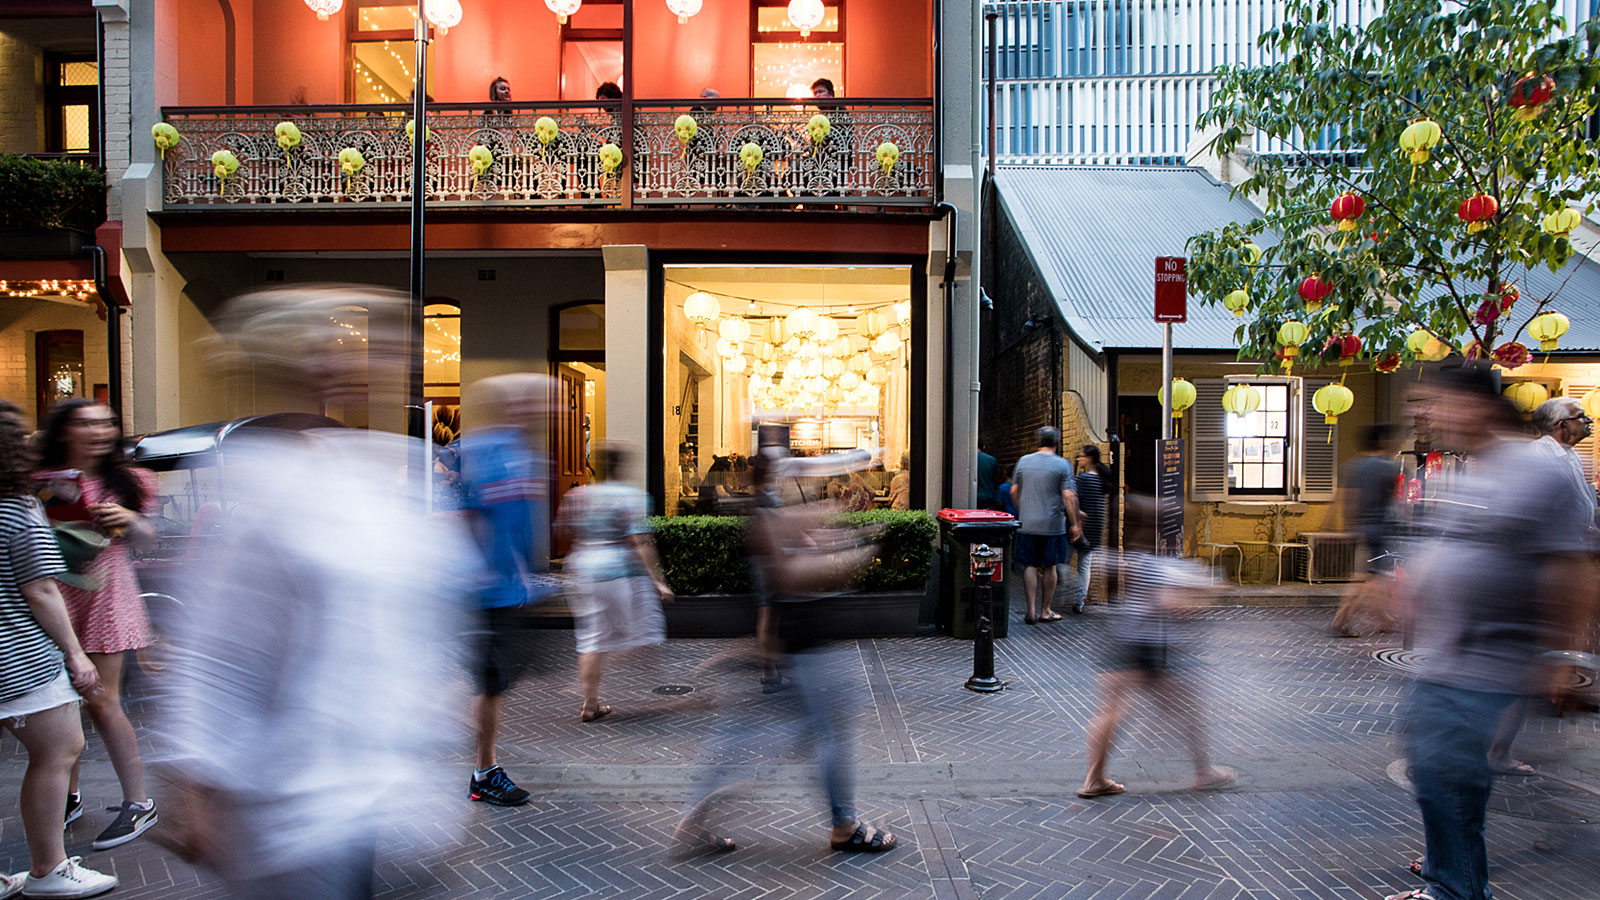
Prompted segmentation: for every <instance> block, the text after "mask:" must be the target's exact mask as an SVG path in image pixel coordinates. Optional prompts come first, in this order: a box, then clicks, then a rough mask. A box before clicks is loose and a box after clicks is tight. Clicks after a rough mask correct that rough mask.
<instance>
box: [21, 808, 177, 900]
mask: <svg viewBox="0 0 1600 900" xmlns="http://www.w3.org/2000/svg"><path fill="white" fill-rule="evenodd" d="M151 821H154V817H153V816H152V817H151ZM82 861H83V857H81V856H72V857H68V858H66V859H64V860H62V861H61V865H59V866H56V867H55V868H54V869H53V870H51V872H50V874H49V875H46V876H45V877H43V878H35V877H33V876H32V875H29V876H27V878H26V879H25V881H24V883H23V885H22V896H24V897H95V896H98V895H100V894H104V893H105V892H106V891H109V890H111V889H112V888H114V887H116V886H117V876H115V875H107V874H105V873H104V872H96V871H95V870H93V869H86V868H84V867H83V866H80V865H78V863H80V862H82Z"/></svg>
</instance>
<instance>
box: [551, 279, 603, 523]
mask: <svg viewBox="0 0 1600 900" xmlns="http://www.w3.org/2000/svg"><path fill="white" fill-rule="evenodd" d="M551 317H552V318H553V319H554V322H553V323H552V328H551V332H552V337H551V342H550V343H551V348H550V367H551V374H552V375H554V376H555V378H556V382H557V386H556V408H555V411H554V421H552V422H551V429H550V434H551V448H550V450H551V454H552V456H553V461H552V462H553V465H554V467H555V473H554V474H555V479H556V484H555V491H554V493H553V498H554V500H555V504H554V505H555V507H556V508H559V507H560V505H561V498H562V497H563V496H565V495H566V493H567V491H570V490H572V489H573V488H575V487H577V486H579V485H582V484H588V483H589V482H590V481H593V480H594V477H595V471H594V448H595V447H597V446H599V445H601V444H603V443H604V442H605V439H606V307H605V304H604V303H596V302H592V301H582V302H579V303H569V304H566V305H564V306H558V307H556V308H555V309H554V310H553V311H552V312H551Z"/></svg>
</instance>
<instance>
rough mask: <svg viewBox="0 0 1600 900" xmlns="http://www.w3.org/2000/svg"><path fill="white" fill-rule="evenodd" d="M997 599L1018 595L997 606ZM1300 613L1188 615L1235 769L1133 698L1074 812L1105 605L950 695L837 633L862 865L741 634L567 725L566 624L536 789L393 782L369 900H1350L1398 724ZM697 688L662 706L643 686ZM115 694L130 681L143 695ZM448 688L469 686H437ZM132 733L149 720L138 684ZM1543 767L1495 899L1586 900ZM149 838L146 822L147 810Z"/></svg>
mask: <svg viewBox="0 0 1600 900" xmlns="http://www.w3.org/2000/svg"><path fill="white" fill-rule="evenodd" d="M1013 608H1015V607H1013ZM1327 616H1328V612H1327V611H1326V610H1317V609H1303V608H1302V609H1263V608H1248V609H1229V608H1219V609H1213V610H1208V611H1206V612H1205V613H1204V614H1203V615H1202V617H1201V619H1200V622H1199V623H1198V628H1197V632H1198V639H1197V642H1196V643H1197V645H1198V647H1199V649H1198V652H1197V653H1195V657H1196V662H1197V669H1198V671H1199V672H1201V673H1203V675H1204V677H1205V679H1206V682H1207V685H1208V686H1207V688H1206V690H1205V691H1204V692H1203V701H1202V702H1203V703H1204V706H1205V710H1206V720H1207V722H1208V727H1209V729H1210V735H1211V743H1212V746H1213V748H1214V750H1213V752H1214V754H1215V756H1216V758H1217V761H1218V762H1221V763H1226V764H1229V765H1233V766H1236V767H1237V768H1238V769H1239V770H1240V773H1241V776H1242V784H1241V786H1240V788H1239V789H1238V790H1236V791H1233V792H1229V793H1222V794H1194V793H1190V792H1188V791H1186V790H1185V789H1184V788H1185V787H1186V784H1187V782H1188V780H1189V779H1190V778H1191V777H1192V773H1191V771H1190V765H1189V763H1188V761H1187V760H1186V759H1185V758H1184V757H1185V751H1184V750H1183V745H1182V742H1181V740H1180V739H1179V735H1178V734H1177V733H1176V732H1175V730H1174V729H1173V728H1172V727H1170V725H1169V724H1167V723H1165V722H1163V721H1162V720H1161V719H1160V718H1159V717H1158V716H1157V715H1156V714H1155V711H1154V710H1153V709H1151V708H1149V707H1148V705H1147V704H1145V703H1142V702H1141V703H1139V704H1136V705H1135V707H1134V708H1133V710H1132V711H1131V713H1130V717H1129V719H1128V722H1127V727H1126V729H1125V730H1124V732H1123V734H1122V735H1121V736H1120V737H1119V739H1118V741H1117V748H1116V752H1115V754H1114V757H1113V761H1112V773H1113V775H1114V776H1115V777H1117V778H1118V779H1119V780H1122V781H1124V782H1125V783H1126V784H1127V785H1128V788H1129V792H1128V794H1126V795H1123V796H1121V797H1116V798H1109V799H1105V800H1099V801H1082V800H1079V799H1077V798H1076V797H1074V796H1073V790H1074V789H1075V788H1076V787H1077V785H1078V783H1079V782H1080V781H1081V779H1082V772H1083V757H1084V737H1083V732H1084V727H1085V725H1086V724H1087V722H1088V720H1089V718H1090V716H1091V715H1092V711H1093V703H1094V684H1093V681H1094V673H1095V671H1096V669H1097V663H1098V660H1097V656H1096V654H1097V653H1098V652H1099V647H1100V646H1101V645H1102V644H1103V643H1104V637H1105V634H1106V627H1107V624H1108V615H1107V614H1106V613H1105V612H1104V611H1103V610H1098V609H1093V610H1091V611H1090V613H1089V614H1088V615H1086V616H1083V617H1081V618H1079V617H1071V616H1069V617H1068V618H1067V619H1066V620H1065V621H1063V622H1061V623H1059V624H1055V625H1049V626H1038V627H1033V628H1030V627H1027V626H1025V625H1023V624H1021V622H1020V621H1015V622H1013V624H1012V629H1011V634H1012V637H1010V638H1008V639H1007V640H1005V641H1003V642H1001V643H1000V645H999V648H998V650H997V660H996V669H997V674H999V675H1000V677H1002V678H1004V679H1007V680H1009V681H1010V686H1009V688H1008V690H1006V691H1004V692H1002V693H1000V694H996V695H989V696H982V695H976V694H971V693H969V692H966V691H963V690H961V689H960V684H961V682H962V680H963V679H964V678H965V676H966V674H967V673H968V671H969V670H970V649H969V647H970V645H968V644H965V643H960V642H956V641H953V640H950V639H947V638H943V637H936V636H926V637H916V638H904V639H891V640H876V641H862V642H858V643H856V644H854V645H849V646H846V647H844V648H842V661H841V664H840V668H841V677H842V678H843V679H846V681H847V682H848V684H850V685H856V686H858V687H857V688H856V690H857V696H858V697H859V699H860V703H859V705H858V706H857V707H855V708H854V710H853V716H852V721H853V724H854V726H855V727H856V728H857V729H858V730H859V732H860V734H861V743H860V745H859V758H860V760H861V779H860V801H861V805H862V811H863V813H864V814H865V815H866V816H867V817H869V818H871V819H872V820H873V821H875V822H881V823H885V824H887V825H888V826H889V827H890V828H892V829H894V830H896V831H897V832H899V833H900V834H901V840H902V843H903V846H902V847H901V848H900V849H898V850H896V851H894V852H893V853H891V854H889V855H888V856H887V857H881V858H865V857H847V856H844V855H841V854H833V853H829V852H827V851H826V848H825V846H824V845H823V844H822V839H823V835H824V830H825V821H826V819H825V810H824V809H823V802H822V799H821V792H820V786H819V785H818V784H817V783H816V775H815V767H814V765H812V764H811V763H810V761H809V760H808V758H807V756H806V754H805V753H804V752H803V749H802V748H800V747H798V746H796V744H795V742H794V741H793V734H794V722H795V719H796V717H797V714H798V711H797V709H796V708H795V698H794V697H793V696H792V694H790V693H789V692H781V693H779V694H775V695H770V696H769V695H763V694H761V693H759V691H758V690H757V689H756V683H755V682H756V679H755V674H756V673H755V672H754V670H752V669H751V668H750V667H749V664H748V662H747V661H745V660H743V659H740V658H738V655H737V653H736V651H738V650H739V649H740V648H742V647H743V644H742V643H741V642H734V641H674V642H671V643H670V644H669V645H667V646H666V647H665V648H662V649H661V650H660V651H659V652H656V653H653V654H648V655H644V656H640V657H638V658H635V659H633V660H629V661H625V662H621V663H619V664H618V665H617V666H616V667H615V669H614V671H612V672H611V673H608V675H607V679H606V687H605V691H604V695H605V697H606V699H607V701H608V702H611V703H613V704H614V705H615V706H616V708H617V712H616V713H615V714H614V715H613V716H611V717H609V718H608V719H606V720H603V721H602V722H599V723H595V724H591V725H580V724H579V723H578V722H577V716H576V712H577V705H578V701H577V695H576V690H575V686H574V683H573V681H574V679H573V658H572V652H571V648H570V635H569V634H567V633H564V632H554V633H546V634H541V635H540V637H541V638H542V639H544V643H543V644H542V648H543V651H544V655H545V656H546V657H547V658H548V659H549V664H548V665H546V666H545V667H544V670H543V671H540V672H536V673H532V674H531V675H530V676H529V677H528V678H527V679H526V680H525V681H524V682H522V683H521V684H520V685H519V686H518V688H517V689H516V690H515V692H514V693H513V694H512V697H511V701H510V703H509V704H508V710H507V717H506V733H505V737H504V740H503V741H502V745H501V747H502V761H503V762H504V763H505V765H506V767H507V768H508V769H509V770H510V771H511V772H512V773H513V775H514V776H516V777H517V778H518V779H519V780H520V781H521V782H522V783H523V784H524V786H526V787H528V788H529V789H530V790H532V791H533V792H534V795H535V798H536V799H535V802H534V803H531V804H529V805H528V806H527V807H524V808H521V809H517V810H499V809H492V808H488V807H485V806H481V805H477V804H469V803H467V802H466V801H465V800H464V798H462V797H461V796H460V793H461V784H460V782H461V781H462V779H463V778H465V775H466V772H467V770H468V767H469V764H470V763H469V759H470V757H469V754H468V753H467V741H466V740H465V739H464V738H463V740H462V741H461V743H460V747H461V749H460V750H459V751H457V752H454V753H450V754H445V756H443V757H442V758H440V759H439V761H438V762H439V765H438V766H437V767H435V769H434V770H433V773H434V774H433V775H431V776H430V777H429V778H428V779H427V780H426V783H423V784H418V785H415V786H414V790H413V791H412V792H411V794H410V796H409V798H408V799H409V801H410V803H409V804H408V806H407V808H406V811H405V813H404V814H403V815H401V816H398V817H396V819H395V821H394V822H393V823H391V824H390V825H389V827H388V828H386V830H385V833H384V839H383V852H382V855H381V859H380V863H379V877H380V884H381V891H380V896H381V897H383V898H395V900H399V898H446V897H448V898H457V897H460V898H468V897H470V898H479V897H484V898H487V897H505V898H514V897H538V898H566V897H616V898H658V897H659V898H677V897H716V898H739V900H743V898H752V900H753V898H758V897H759V898H791V897H792V898H857V897H860V898H866V897H874V898H876V897H895V898H899V897H906V898H934V900H966V898H977V897H982V898H1006V900H1012V898H1016V900H1022V898H1040V900H1045V898H1073V900H1077V898H1096V900H1113V898H1117V900H1135V898H1162V900H1166V898H1173V900H1202V898H1205V900H1227V898H1251V900H1266V898H1272V900H1281V898H1305V900H1313V898H1315V900H1358V898H1363V900H1365V898H1376V897H1382V896H1383V895H1384V894H1385V893H1386V892H1389V891H1393V890H1398V889H1400V888H1402V887H1406V886H1408V885H1409V876H1408V875H1407V873H1406V872H1405V871H1404V865H1405V863H1406V862H1407V861H1408V860H1409V859H1410V858H1411V856H1412V854H1414V853H1416V852H1417V851H1418V850H1419V849H1420V847H1421V837H1420V830H1419V823H1418V819H1417V814H1416V809H1415V806H1414V804H1413V803H1412V802H1411V800H1410V799H1409V796H1408V794H1407V792H1406V790H1405V789H1404V787H1403V786H1402V782H1403V781H1404V766H1403V765H1398V766H1397V765H1395V761H1396V759H1397V758H1398V757H1399V756H1400V750H1399V746H1398V742H1397V740H1396V736H1395V729H1396V721H1397V715H1398V711H1399V708H1400V704H1401V703H1402V701H1403V697H1404V686H1405V675H1404V673H1403V672H1401V671H1400V670H1399V669H1397V668H1395V667H1393V666H1390V665H1385V664H1383V663H1381V662H1379V661H1377V660H1375V659H1374V658H1373V656H1372V652H1373V651H1374V650H1377V649H1379V648H1380V647H1383V646H1385V645H1386V644H1385V643H1384V642H1381V641H1368V640H1344V641H1340V640H1334V639H1330V638H1327V637H1325V636H1324V635H1323V633H1322V628H1323V626H1324V624H1325V622H1326V619H1327ZM667 684H682V685H689V686H691V687H692V688H693V691H692V692H691V693H688V694H686V695H681V696H663V695H660V694H656V693H653V692H652V689H653V688H654V687H656V686H658V685H667ZM131 688H132V689H133V690H132V692H133V693H134V694H138V693H139V692H140V688H139V685H138V684H137V683H136V684H134V685H132V686H131ZM441 690H447V691H455V692H458V693H460V692H463V691H464V690H465V686H464V684H462V683H461V681H460V680H459V679H457V678H455V677H453V676H448V675H447V676H442V677H441ZM132 712H133V715H134V717H135V719H136V720H137V721H138V723H139V726H140V728H141V731H142V732H144V733H146V734H148V728H147V725H148V722H149V721H150V720H151V718H152V717H153V716H155V715H156V714H157V710H156V709H155V708H154V704H153V702H151V701H149V700H146V699H136V700H135V701H134V702H133V703H132ZM726 716H733V717H737V718H736V721H737V723H738V729H739V731H738V733H739V736H740V738H741V740H740V741H739V742H737V743H736V744H735V745H734V746H733V748H732V750H731V752H729V753H728V754H725V755H724V756H723V757H722V758H720V759H718V760H716V762H717V763H718V764H719V765H721V766H724V767H725V768H726V771H727V772H729V773H730V774H731V775H733V776H735V777H738V778H741V779H742V780H741V781H740V782H739V783H738V784H736V785H735V786H734V787H733V788H732V789H731V790H730V791H729V792H728V793H727V799H726V800H725V801H724V802H722V803H720V804H719V806H718V819H719V821H720V822H722V823H723V827H722V830H723V831H725V832H726V833H727V834H728V835H729V836H732V837H734V838H735V839H736V840H738V841H739V843H740V849H739V850H738V851H737V852H735V853H732V854H729V855H725V856H714V857H696V858H690V859H680V858H676V857H674V856H672V855H671V854H670V853H669V852H668V850H669V848H668V836H669V835H670V833H671V830H672V827H673V824H674V822H675V820H676V817H677V813H678V809H679V806H680V805H681V803H682V801H683V798H684V796H685V795H686V793H687V791H688V789H689V787H690V784H691V781H692V778H693V775H694V772H695V765H694V764H695V761H696V759H697V753H698V751H699V747H700V745H701V743H702V741H703V740H704V738H705V737H706V736H707V735H708V734H710V733H712V731H713V730H714V729H715V728H716V727H717V723H718V722H719V721H720V718H719V717H726ZM1518 753H1519V755H1520V756H1521V757H1522V758H1523V759H1525V760H1527V761H1529V762H1531V763H1533V764H1534V765H1536V766H1537V767H1539V769H1540V770H1541V772H1542V773H1544V774H1543V775H1542V776H1540V777H1536V778H1519V779H1504V780H1502V784H1501V785H1500V786H1499V787H1498V789H1497V793H1496V797H1495V804H1494V806H1493V811H1492V812H1491V817H1490V828H1489V838H1490V845H1491V858H1492V860H1493V862H1494V868H1493V871H1492V873H1491V875H1492V878H1493V880H1494V885H1495V890H1496V895H1497V896H1498V897H1501V898H1505V900H1535V898H1538V900H1549V898H1553V900H1594V898H1595V897H1597V896H1600V889H1597V888H1596V887H1595V885H1600V824H1596V823H1597V822H1600V787H1597V786H1600V717H1596V716H1582V717H1574V718H1566V719H1559V720H1558V719H1549V718H1543V717H1536V718H1534V719H1532V720H1530V722H1529V726H1528V729H1527V731H1526V733H1525V736H1524V737H1523V739H1522V741H1521V742H1520V743H1519V745H1518ZM22 759H23V757H22V756H21V754H20V751H19V749H18V747H17V746H16V743H15V741H14V740H12V739H10V738H9V737H7V738H5V739H3V741H0V797H15V796H16V791H17V788H18V784H19V781H20V778H21V771H22ZM84 772H85V786H86V789H87V791H88V796H87V797H86V801H87V802H88V803H89V804H90V805H91V807H92V806H94V805H103V803H105V802H110V801H111V800H113V799H115V798H114V794H115V781H114V779H113V777H112V775H111V771H110V766H109V763H107V761H106V759H105V753H104V750H103V748H102V747H101V745H100V744H99V742H98V740H97V739H95V738H94V737H93V736H91V737H90V744H89V748H88V750H87V751H86V753H85V764H84ZM102 818H103V817H102V816H97V815H89V816H86V817H85V819H84V820H83V821H82V822H81V823H80V824H77V825H74V826H73V828H72V829H71V830H70V831H69V834H68V847H69V852H72V853H82V854H84V855H85V856H86V857H87V858H88V862H89V863H90V864H91V865H95V866H98V867H102V868H105V869H108V870H111V871H115V872H116V873H117V874H118V875H119V876H120V877H121V878H122V879H123V886H122V887H121V888H120V889H119V890H118V891H117V893H116V894H114V895H113V896H118V897H126V898H135V897H137V898H171V900H199V898H210V897H222V896H225V892H224V891H222V889H221V888H220V887H219V886H218V885H217V884H216V883H215V882H214V881H213V880H212V879H210V878H209V877H208V876H207V875H206V874H204V873H201V872H196V871H195V870H193V869H192V868H190V867H188V866H186V865H184V864H182V863H179V862H177V861H176V860H174V859H172V858H171V857H170V856H168V855H167V854H166V853H165V852H164V851H162V850H160V849H159V848H157V847H155V846H154V845H153V844H152V843H150V842H149V841H144V840H141V841H136V842H134V843H133V844H129V845H127V846H124V847H121V848H118V849H116V850H113V851H110V852H107V853H91V852H89V850H88V842H89V840H90V839H91V838H92V837H93V836H94V833H95V831H96V830H97V829H98V827H100V825H101V824H102V822H101V820H102ZM158 827H159V826H158ZM25 864H26V851H25V847H24V846H23V843H22V837H21V823H20V820H19V819H18V817H17V814H16V807H15V804H14V803H12V802H7V803H4V804H0V865H4V866H6V867H8V868H9V870H11V871H15V870H18V869H20V868H22V867H24V866H25Z"/></svg>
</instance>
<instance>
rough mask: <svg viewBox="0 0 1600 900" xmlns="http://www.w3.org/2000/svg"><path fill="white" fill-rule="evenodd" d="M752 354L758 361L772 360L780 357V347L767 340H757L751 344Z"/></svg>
mask: <svg viewBox="0 0 1600 900" xmlns="http://www.w3.org/2000/svg"><path fill="white" fill-rule="evenodd" d="M750 354H751V355H752V356H754V357H755V358H756V361H757V362H772V361H773V360H775V359H777V358H778V348H777V347H774V346H772V345H771V344H769V343H767V342H766V341H756V342H755V343H754V344H752V345H751V346H750Z"/></svg>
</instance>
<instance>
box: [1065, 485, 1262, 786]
mask: <svg viewBox="0 0 1600 900" xmlns="http://www.w3.org/2000/svg"><path fill="white" fill-rule="evenodd" d="M1123 540H1124V546H1125V548H1126V549H1125V550H1124V551H1123V553H1122V562H1121V566H1120V568H1121V579H1120V583H1121V596H1120V598H1119V603H1118V604H1117V608H1116V613H1115V618H1114V619H1113V620H1112V621H1113V625H1112V637H1113V640H1112V641H1111V642H1109V644H1108V645H1107V653H1108V656H1107V659H1106V672H1105V673H1104V674H1103V675H1102V676H1101V677H1100V710H1099V712H1098V713H1097V714H1096V715H1095V718H1094V721H1092V722H1090V723H1089V734H1088V739H1089V771H1088V774H1087V775H1085V776H1084V779H1083V787H1081V788H1079V789H1078V796H1079V797H1083V798H1084V799H1092V798H1095V797H1106V796H1109V795H1112V794H1120V793H1122V792H1123V790H1124V788H1123V786H1122V785H1120V784H1118V783H1117V782H1115V781H1112V780H1111V778H1110V777H1109V776H1108V775H1107V774H1106V756H1107V754H1108V753H1109V751H1110V749H1111V738H1112V736H1113V735H1114V734H1115V733H1116V730H1117V724H1118V723H1119V722H1120V721H1121V720H1122V714H1123V711H1124V709H1125V708H1126V706H1127V703H1128V700H1129V696H1128V695H1129V694H1131V693H1132V692H1133V691H1134V690H1135V689H1137V688H1141V687H1142V688H1145V689H1147V690H1149V691H1150V692H1151V693H1152V694H1153V695H1154V697H1155V700H1156V702H1157V703H1158V704H1159V706H1160V708H1161V710H1162V711H1163V712H1164V713H1165V714H1166V715H1167V716H1169V717H1172V718H1174V719H1176V720H1177V724H1178V725H1179V729H1180V731H1181V733H1182V734H1183V737H1184V740H1185V741H1186V742H1187V743H1188V745H1189V755H1190V757H1191V758H1192V759H1193V760H1194V784H1193V786H1192V787H1193V789H1194V790H1197V791H1209V790H1220V789H1223V788H1228V787H1232V786H1233V785H1234V784H1235V783H1236V782H1237V780H1238V776H1237V775H1236V774H1235V773H1234V771H1233V770H1232V769H1229V768H1227V767H1225V766H1213V765H1211V760H1210V752H1209V751H1208V749H1207V747H1206V736H1205V729H1204V726H1203V725H1202V723H1201V716H1202V711H1201V709H1200V700H1199V696H1198V692H1197V691H1196V690H1195V687H1196V685H1195V675H1194V673H1192V672H1186V671H1183V669H1185V668H1186V667H1187V663H1188V659H1187V657H1186V655H1185V653H1184V641H1183V640H1182V634H1181V632H1180V630H1179V628H1180V624H1181V623H1180V620H1179V617H1178V610H1179V608H1180V607H1182V606H1184V605H1185V602H1186V601H1185V598H1186V597H1192V596H1194V595H1195V594H1196V593H1198V592H1200V591H1202V590H1204V588H1205V585H1206V579H1205V576H1203V575H1201V574H1199V573H1198V572H1195V571H1193V568H1192V567H1191V566H1190V565H1188V564H1187V563H1185V562H1183V561H1182V560H1180V559H1177V558H1174V557H1164V556H1156V555H1154V553H1153V551H1154V550H1155V546H1156V507H1155V501H1154V500H1153V499H1151V498H1149V497H1142V496H1130V497H1128V500H1127V503H1126V514H1125V520H1124V523H1123Z"/></svg>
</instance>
